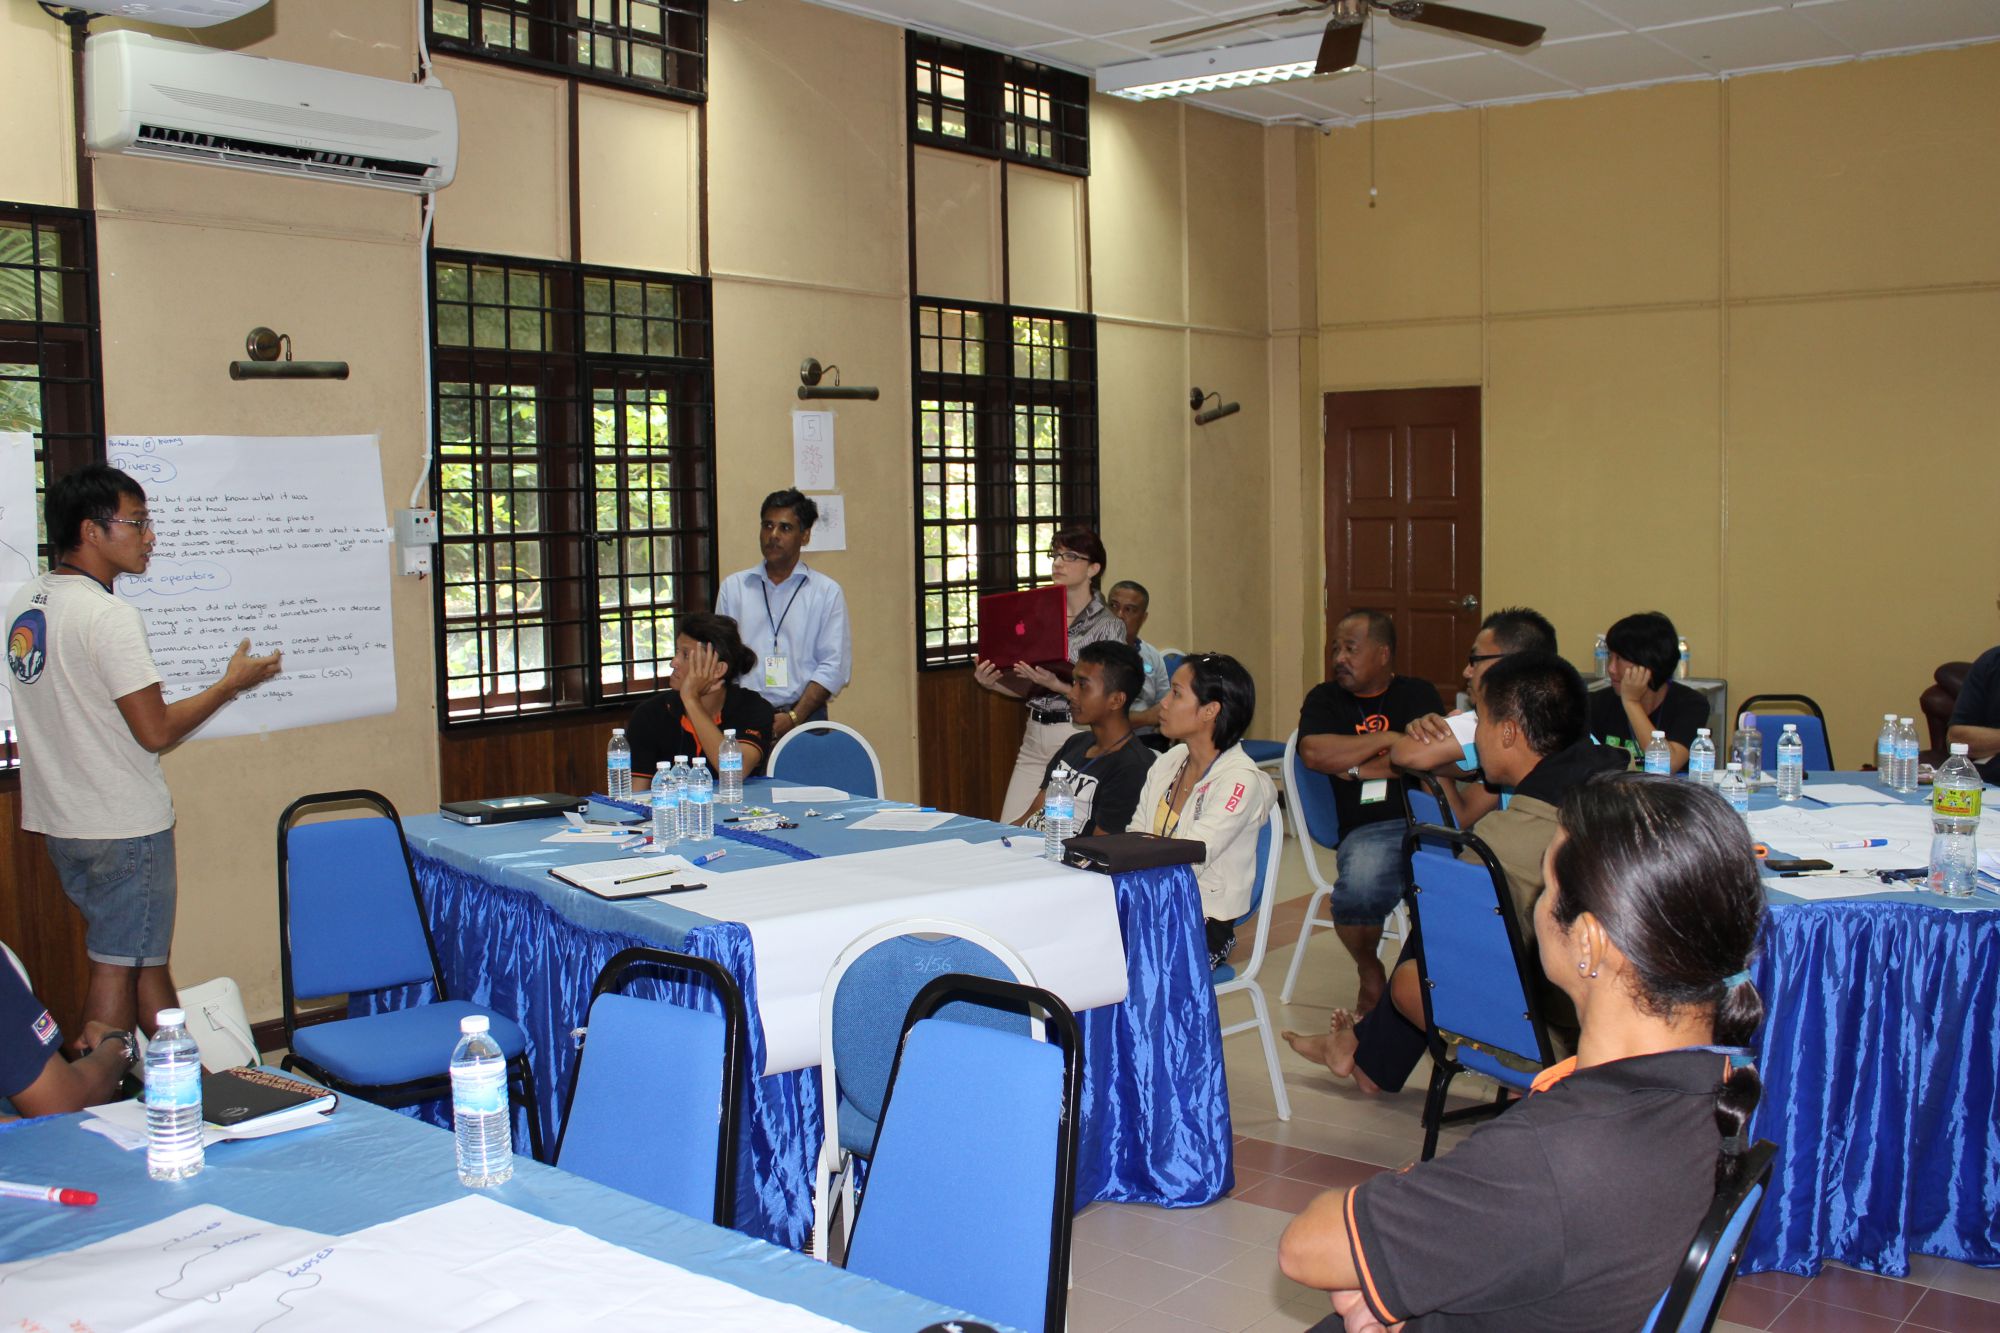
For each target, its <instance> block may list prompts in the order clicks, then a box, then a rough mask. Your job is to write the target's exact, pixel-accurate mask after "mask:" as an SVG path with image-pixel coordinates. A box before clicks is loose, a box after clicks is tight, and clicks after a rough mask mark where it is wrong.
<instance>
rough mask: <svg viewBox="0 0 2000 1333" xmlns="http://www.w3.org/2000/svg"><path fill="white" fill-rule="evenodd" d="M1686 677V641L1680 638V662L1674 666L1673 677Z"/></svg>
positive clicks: (1676, 678)
mask: <svg viewBox="0 0 2000 1333" xmlns="http://www.w3.org/2000/svg"><path fill="white" fill-rule="evenodd" d="M1687 678H1688V641H1687V640H1686V639H1682V640H1681V662H1680V665H1679V666H1677V667H1675V668H1674V679H1675V680H1686V679H1687Z"/></svg>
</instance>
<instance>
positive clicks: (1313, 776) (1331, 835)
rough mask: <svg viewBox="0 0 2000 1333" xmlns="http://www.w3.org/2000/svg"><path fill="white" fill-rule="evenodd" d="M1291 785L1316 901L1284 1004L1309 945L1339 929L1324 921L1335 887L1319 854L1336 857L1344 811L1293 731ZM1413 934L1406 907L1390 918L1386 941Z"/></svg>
mask: <svg viewBox="0 0 2000 1333" xmlns="http://www.w3.org/2000/svg"><path fill="white" fill-rule="evenodd" d="M1282 773H1283V776H1284V782H1285V787H1284V790H1285V808H1286V810H1288V811H1290V812H1291V821H1292V836H1293V838H1294V839H1296V840H1297V842H1298V844H1299V854H1300V855H1301V856H1303V857H1304V858H1305V863H1306V878H1307V879H1309V880H1311V881H1312V885H1313V892H1312V897H1311V898H1310V899H1308V900H1307V902H1306V915H1305V919H1304V920H1303V921H1301V922H1300V923H1299V942H1298V943H1297V944H1296V945H1294V946H1293V948H1292V963H1291V966H1290V967H1288V968H1286V969H1285V986H1284V989H1283V990H1281V991H1279V992H1278V1002H1279V1003H1280V1004H1290V1003H1291V1002H1292V991H1293V990H1294V989H1295V988H1296V987H1297V986H1298V982H1299V967H1300V965H1301V964H1303V963H1304V962H1305V960H1306V943H1307V941H1309V940H1310V939H1312V934H1313V932H1314V931H1316V930H1331V929H1333V918H1332V917H1331V916H1330V915H1329V916H1323V915H1321V909H1322V908H1323V907H1324V906H1325V905H1326V904H1327V903H1329V902H1330V901H1332V898H1333V881H1332V880H1330V879H1328V878H1327V877H1326V875H1325V873H1324V872H1323V871H1321V870H1320V868H1319V856H1318V853H1317V850H1316V849H1317V848H1320V847H1324V848H1326V849H1327V850H1328V851H1333V850H1334V849H1335V848H1337V847H1339V846H1340V808H1339V807H1338V806H1337V805H1335V804H1334V800H1333V783H1332V781H1331V780H1330V779H1329V778H1328V777H1327V776H1326V774H1324V773H1315V772H1313V771H1312V770H1311V769H1309V768H1307V767H1306V765H1305V761H1304V760H1303V759H1300V758H1299V733H1298V732H1297V731H1293V732H1292V734H1291V735H1290V736H1289V737H1287V738H1286V740H1285V761H1284V768H1283V770H1282ZM1408 931H1409V926H1408V922H1407V918H1406V917H1405V915H1404V910H1403V906H1402V904H1401V903H1398V904H1397V905H1396V910H1395V911H1394V912H1391V913H1390V914H1389V920H1388V922H1387V923H1386V924H1385V926H1384V928H1383V931H1382V937H1383V938H1384V939H1401V938H1402V937H1403V936H1404V935H1406V934H1407V933H1408Z"/></svg>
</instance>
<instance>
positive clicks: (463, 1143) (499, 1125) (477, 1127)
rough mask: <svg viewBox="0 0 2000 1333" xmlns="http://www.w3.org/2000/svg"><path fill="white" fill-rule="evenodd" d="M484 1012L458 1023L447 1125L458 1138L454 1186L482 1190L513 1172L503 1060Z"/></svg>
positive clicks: (509, 1114)
mask: <svg viewBox="0 0 2000 1333" xmlns="http://www.w3.org/2000/svg"><path fill="white" fill-rule="evenodd" d="M489 1026H491V1025H490V1023H489V1022H488V1020H487V1017H486V1015H485V1014H467V1015H466V1016H465V1017H464V1018H461V1019H459V1020H458V1030H459V1032H460V1033H461V1034H463V1035H461V1036H460V1037H459V1039H458V1046H457V1048H456V1049H455V1050H453V1051H452V1053H451V1125H452V1132H453V1135H454V1137H456V1138H457V1139H458V1183H459V1184H461V1185H471V1186H472V1187H473V1188H475V1189H483V1188H484V1187H486V1186H488V1185H498V1184H501V1183H503V1182H505V1181H506V1180H508V1179H509V1178H510V1177H512V1176H513V1174H514V1125H513V1115H512V1113H511V1112H510V1111H509V1110H508V1107H507V1057H506V1056H504V1055H502V1054H501V1053H500V1043H499V1042H497V1041H495V1040H493V1034H492V1033H490V1032H488V1031H487V1028H488V1027H489Z"/></svg>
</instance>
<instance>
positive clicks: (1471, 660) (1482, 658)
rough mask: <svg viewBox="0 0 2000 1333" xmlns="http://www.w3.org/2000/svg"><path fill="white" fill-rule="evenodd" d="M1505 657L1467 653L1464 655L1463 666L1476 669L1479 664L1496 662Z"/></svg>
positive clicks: (1492, 654) (1501, 654)
mask: <svg viewBox="0 0 2000 1333" xmlns="http://www.w3.org/2000/svg"><path fill="white" fill-rule="evenodd" d="M1505 656H1507V654H1505V653H1467V654H1466V655H1465V664H1466V665H1467V666H1469V667H1476V666H1478V665H1479V664H1480V663H1481V662H1497V661H1499V660H1500V659H1501V658H1503V657H1505Z"/></svg>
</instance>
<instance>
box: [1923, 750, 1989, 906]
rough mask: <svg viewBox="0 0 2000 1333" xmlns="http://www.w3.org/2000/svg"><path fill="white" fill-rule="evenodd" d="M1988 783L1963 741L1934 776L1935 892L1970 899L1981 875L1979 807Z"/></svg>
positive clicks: (1932, 862)
mask: <svg viewBox="0 0 2000 1333" xmlns="http://www.w3.org/2000/svg"><path fill="white" fill-rule="evenodd" d="M1985 789H1986V784H1985V782H1984V781H1982V780H1981V779H1980V776H1979V770H1978V769H1976V768H1974V767H1973V766H1972V757H1971V755H1970V754H1969V753H1968V747H1967V746H1966V744H1965V743H1964V742H1963V741H1958V742H1954V743H1953V745H1952V747H1951V758H1949V759H1947V760H1945V761H1944V763H1943V764H1942V765H1940V766H1939V768H1938V771H1937V776H1936V777H1934V778H1932V779H1931V877H1930V887H1931V891H1932V892H1933V893H1942V894H1943V895H1944V896H1945V897H1947V898H1970V897H1971V896H1972V882H1973V880H1975V879H1976V878H1978V876H1979V806H1980V800H1981V796H1982V794H1983V793H1984V791H1985Z"/></svg>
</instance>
